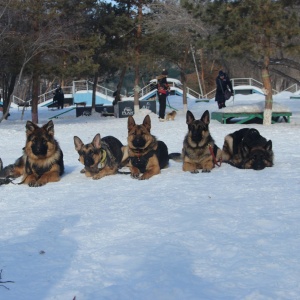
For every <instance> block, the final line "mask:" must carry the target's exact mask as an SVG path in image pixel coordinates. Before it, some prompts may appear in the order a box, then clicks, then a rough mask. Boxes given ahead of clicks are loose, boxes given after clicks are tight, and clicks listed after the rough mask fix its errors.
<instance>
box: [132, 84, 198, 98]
mask: <svg viewBox="0 0 300 300" xmlns="http://www.w3.org/2000/svg"><path fill="white" fill-rule="evenodd" d="M168 84H169V86H170V89H171V90H175V89H174V88H178V89H182V85H181V84H177V83H176V82H168ZM172 88H173V89H172ZM156 90H157V88H156V83H155V82H152V83H149V84H148V85H146V86H144V87H143V88H141V89H139V98H143V97H144V96H145V95H147V94H149V93H150V92H152V91H156ZM186 92H187V93H188V94H190V95H192V96H193V97H195V98H198V99H200V98H202V96H201V94H200V93H198V92H196V91H194V90H192V89H190V88H189V87H187V88H186ZM133 96H134V94H132V95H130V97H133Z"/></svg>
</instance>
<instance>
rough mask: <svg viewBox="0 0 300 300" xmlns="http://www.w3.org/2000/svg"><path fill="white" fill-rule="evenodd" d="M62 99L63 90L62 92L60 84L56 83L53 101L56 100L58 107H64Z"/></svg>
mask: <svg viewBox="0 0 300 300" xmlns="http://www.w3.org/2000/svg"><path fill="white" fill-rule="evenodd" d="M64 100H65V96H64V92H63V90H62V88H61V86H60V85H57V88H56V90H55V92H54V97H53V102H57V108H58V109H60V108H61V109H63V108H64Z"/></svg>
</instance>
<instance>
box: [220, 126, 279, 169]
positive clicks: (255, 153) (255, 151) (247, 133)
mask: <svg viewBox="0 0 300 300" xmlns="http://www.w3.org/2000/svg"><path fill="white" fill-rule="evenodd" d="M222 159H223V161H224V162H226V163H229V164H231V165H232V166H234V167H237V168H239V169H254V170H262V169H264V168H265V167H272V166H273V160H274V153H273V150H272V141H271V140H269V141H267V140H266V139H265V138H264V137H263V136H261V135H260V133H259V132H258V130H256V129H254V128H250V129H249V128H243V129H241V130H238V131H235V132H233V133H231V134H228V135H227V136H226V137H225V140H224V145H223V153H222Z"/></svg>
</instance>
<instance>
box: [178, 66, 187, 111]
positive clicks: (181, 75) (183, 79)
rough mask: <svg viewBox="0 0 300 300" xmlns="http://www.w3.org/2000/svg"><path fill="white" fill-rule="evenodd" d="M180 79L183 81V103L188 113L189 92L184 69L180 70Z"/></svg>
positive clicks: (184, 109)
mask: <svg viewBox="0 0 300 300" xmlns="http://www.w3.org/2000/svg"><path fill="white" fill-rule="evenodd" d="M180 80H181V83H182V104H183V112H184V113H185V114H186V112H187V109H188V108H187V95H186V94H187V92H186V76H185V73H184V71H183V70H180Z"/></svg>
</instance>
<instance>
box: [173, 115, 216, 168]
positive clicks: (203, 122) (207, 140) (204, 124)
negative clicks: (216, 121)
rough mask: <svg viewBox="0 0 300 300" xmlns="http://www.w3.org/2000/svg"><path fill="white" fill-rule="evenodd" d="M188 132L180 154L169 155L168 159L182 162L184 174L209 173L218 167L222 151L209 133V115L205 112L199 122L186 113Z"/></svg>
mask: <svg viewBox="0 0 300 300" xmlns="http://www.w3.org/2000/svg"><path fill="white" fill-rule="evenodd" d="M186 123H187V125H188V132H187V134H186V136H185V138H184V140H183V148H182V153H181V155H180V153H171V154H170V158H171V159H174V160H176V161H183V166H182V169H183V171H185V172H191V173H199V171H198V170H199V169H202V172H210V171H211V170H212V169H213V168H214V167H215V165H220V163H221V156H222V151H221V149H219V147H218V146H217V145H216V144H215V141H214V139H213V138H212V136H211V134H210V131H209V127H208V126H209V123H210V115H209V112H208V110H206V111H205V112H204V113H203V115H202V117H201V119H200V120H196V119H195V117H194V115H193V113H192V112H191V111H189V110H188V111H187V113H186Z"/></svg>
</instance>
